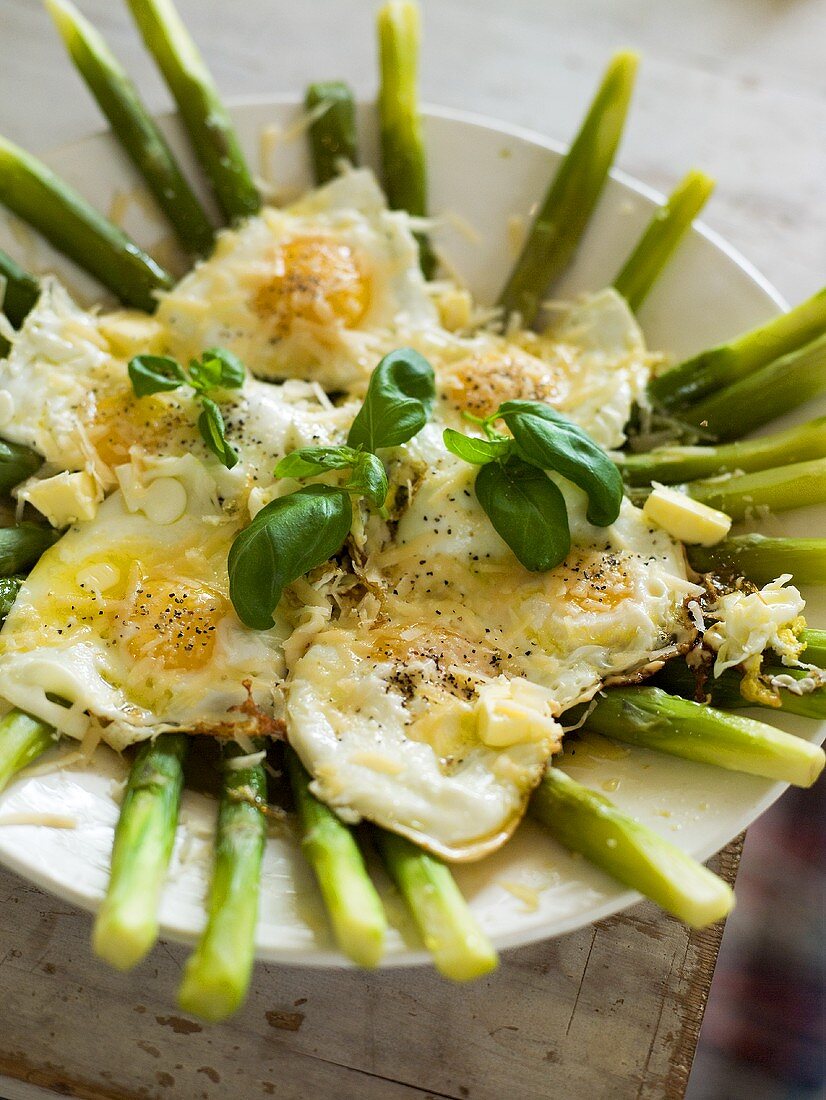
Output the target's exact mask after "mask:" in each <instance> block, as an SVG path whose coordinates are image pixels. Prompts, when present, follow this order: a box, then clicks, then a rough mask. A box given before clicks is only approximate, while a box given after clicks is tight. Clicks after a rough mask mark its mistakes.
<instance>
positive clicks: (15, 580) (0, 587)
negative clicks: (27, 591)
mask: <svg viewBox="0 0 826 1100" xmlns="http://www.w3.org/2000/svg"><path fill="white" fill-rule="evenodd" d="M22 583H23V578H22V577H0V626H2V625H3V623H4V622H5V621H6V617H7V616H8V614H9V612H10V611H11V609H12V608H13V607H14V601H15V600H16V599H17V593H18V592H19V591H20V586H21V585H22Z"/></svg>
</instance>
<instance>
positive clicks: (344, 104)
mask: <svg viewBox="0 0 826 1100" xmlns="http://www.w3.org/2000/svg"><path fill="white" fill-rule="evenodd" d="M304 102H305V105H306V107H307V109H308V111H311V112H313V116H314V117H313V121H312V123H311V124H310V152H311V153H312V157H313V176H314V178H315V182H316V184H317V185H320V184H322V183H327V181H328V180H331V179H335V177H336V176H337V175H338V170H339V164H340V162H341V161H347V162H348V163H349V164H352V165H356V164H357V163H358V151H357V145H356V105H355V102H354V100H353V93H352V91H351V90H350V88H349V86H348V85H347V84H343V83H342V82H341V81H338V80H335V81H327V82H326V83H323V84H311V85H310V86H309V88H308V89H307V95H306V97H305V100H304Z"/></svg>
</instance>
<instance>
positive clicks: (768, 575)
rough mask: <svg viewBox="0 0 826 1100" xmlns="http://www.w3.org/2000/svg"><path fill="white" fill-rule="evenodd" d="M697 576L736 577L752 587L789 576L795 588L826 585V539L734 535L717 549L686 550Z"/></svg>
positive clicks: (716, 547) (695, 547)
mask: <svg viewBox="0 0 826 1100" xmlns="http://www.w3.org/2000/svg"><path fill="white" fill-rule="evenodd" d="M686 550H687V552H688V560H689V561H690V562H691V567H692V569H696V570H697V571H698V572H699V573H709V572H712V571H713V572H715V573H729V572H731V573H736V574H737V575H738V576H742V577H747V578H748V579H749V580H750V581H754V583H755V584H768V582H769V581H772V580H774V579H775V578H776V577H779V576H781V574H783V573H791V574H792V576H793V577H794V580H795V583H796V584H826V539H775V538H768V537H767V536H766V535H735V536H734V537H732V538H729V539H725V540H724V541H723V542H718V543H717V545H716V546H688V547H686Z"/></svg>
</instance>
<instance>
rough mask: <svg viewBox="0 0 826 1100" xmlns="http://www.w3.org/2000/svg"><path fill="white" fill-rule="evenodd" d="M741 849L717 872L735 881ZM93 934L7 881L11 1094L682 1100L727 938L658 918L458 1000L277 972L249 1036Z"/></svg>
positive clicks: (172, 974) (385, 980)
mask: <svg viewBox="0 0 826 1100" xmlns="http://www.w3.org/2000/svg"><path fill="white" fill-rule="evenodd" d="M739 854H740V845H739V844H738V843H735V844H734V845H731V846H730V847H729V848H727V849H726V850H725V851H724V852H723V853H721V855H720V856H718V857H717V859H716V861H715V865H716V869H719V870H720V871H721V873H722V874H723V875H724V876H725V877H726V878H728V879H729V881H732V880H733V878H734V874H735V872H736V867H737V862H738V859H739ZM89 930H90V920H89V918H88V916H86V915H85V914H83V913H80V912H78V911H77V910H75V909H73V908H72V907H71V906H69V905H66V904H65V903H63V902H59V901H55V900H54V899H53V898H51V897H49V896H47V895H45V894H43V893H41V891H39V890H37V889H35V888H34V887H33V886H30V885H29V884H28V883H26V882H24V881H22V880H21V879H18V878H16V877H15V876H13V875H11V874H9V873H8V872H5V871H4V872H0V944H2V948H0V1074H2V1075H5V1078H6V1079H5V1081H3V1080H0V1095H2V1096H4V1097H6V1098H7V1100H35V1098H40V1097H44V1096H48V1095H53V1094H57V1095H69V1096H76V1097H84V1098H87V1100H138V1098H141V1100H147V1098H151V1100H170V1098H173V1097H174V1098H175V1100H223V1098H225V1097H228V1096H233V1097H238V1098H244V1100H253V1098H257V1097H268V1096H274V1097H278V1098H279V1100H310V1098H313V1100H314V1098H316V1097H318V1098H323V1100H415V1098H417V1097H421V1098H425V1097H450V1098H451V1100H454V1098H455V1100H502V1098H504V1097H520V1098H521V1100H544V1098H546V1097H565V1098H566V1100H567V1098H571V1100H575V1098H576V1100H578V1098H580V1097H581V1098H587V1100H602V1098H604V1100H609V1098H610V1100H625V1098H628V1100H631V1098H638V1100H677V1098H680V1097H682V1095H683V1092H684V1090H685V1085H686V1082H687V1079H688V1072H689V1069H690V1066H691V1059H692V1057H693V1054H694V1048H695V1045H696V1042H697V1034H698V1031H699V1026H700V1021H701V1019H702V1013H703V1009H704V1007H705V1000H706V996H707V994H708V989H709V985H710V982H711V975H712V972H713V970H714V963H715V960H716V957H717V949H718V947H719V943H720V937H721V934H722V929H721V928H720V927H719V926H718V927H714V928H710V929H706V930H705V931H703V932H689V931H688V930H687V929H686V928H685V927H684V926H683V925H681V924H680V923H679V922H677V921H675V920H672V919H670V918H668V917H665V916H663V914H661V913H660V912H658V911H657V910H656V909H655V908H654V907H653V906H651V905H648V904H645V905H640V906H637V907H636V908H635V909H633V910H631V911H630V912H628V913H626V914H623V915H621V916H618V917H612V918H610V919H608V920H605V921H601V922H600V923H599V924H597V925H595V926H594V927H592V928H587V929H583V930H582V931H581V932H578V933H575V934H573V935H569V936H565V937H563V938H561V939H558V940H550V941H548V942H546V943H543V944H539V945H536V946H533V947H529V948H522V949H520V950H517V951H510V952H508V953H506V954H505V956H504V957H503V959H502V964H501V967H500V969H499V970H498V972H497V973H495V974H494V975H492V976H491V977H490V978H488V979H485V980H482V981H480V982H477V983H474V984H472V985H470V986H465V987H461V988H457V987H456V986H453V985H450V984H449V983H447V982H445V981H443V980H442V979H440V978H439V977H438V976H437V975H435V974H434V973H433V972H431V971H429V970H427V969H411V970H403V971H399V970H391V971H385V972H383V973H377V974H368V973H364V972H358V971H351V970H338V971H328V970H308V969H303V968H297V967H290V968H285V967H277V966H263V965H262V966H259V967H258V968H257V972H256V974H255V976H254V980H253V987H252V993H251V996H250V999H249V1002H248V1004H247V1006H246V1007H245V1009H244V1010H243V1012H241V1013H240V1014H239V1015H238V1016H237V1017H236V1018H234V1019H233V1020H232V1021H231V1022H229V1023H227V1024H225V1025H223V1026H221V1027H216V1028H208V1027H203V1028H202V1026H201V1025H200V1024H198V1023H196V1022H195V1021H194V1020H192V1019H189V1018H186V1017H184V1016H183V1014H182V1013H180V1012H179V1011H177V1010H176V1009H175V1008H174V1007H172V1006H173V1005H174V996H175V989H176V986H177V984H178V981H179V976H180V970H181V966H182V963H183V960H184V958H185V951H184V950H183V949H181V948H179V947H177V946H175V945H167V944H161V945H160V946H159V947H158V948H157V949H156V950H155V952H154V953H153V954H152V956H151V958H150V959H149V960H148V961H147V962H146V963H144V964H143V965H142V966H141V967H139V968H138V970H137V971H135V972H134V973H133V974H128V975H123V974H118V973H116V972H114V971H112V970H110V969H109V968H108V967H106V966H104V965H103V964H101V963H99V962H97V961H96V960H94V959H93V957H92V955H91V952H90V948H89Z"/></svg>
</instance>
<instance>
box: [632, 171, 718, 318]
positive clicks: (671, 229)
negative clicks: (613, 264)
mask: <svg viewBox="0 0 826 1100" xmlns="http://www.w3.org/2000/svg"><path fill="white" fill-rule="evenodd" d="M713 190H714V180H713V179H711V177H710V176H707V175H706V174H705V172H698V171H696V170H695V171H691V172H689V173H688V174H687V175H686V176H685V177H684V178H683V179H682V180H681V181H680V183H679V184H678V185H677V187H675V189H674V190H673V191H672V192H671V194H670V195H669V197H668V200H667V202H666V203H665V204H664V205H663V206H661V207H660V208H659V209H658V210H657V212H656V214H655V215H654V217H653V218H652V220H651V222H650V224H649V226H648V228H647V229H646V231H645V233H644V234H643V235H642V237H641V238H640V241H639V243H638V244H637V246H636V248H635V249H634V251H633V252H632V253H631V255H630V256H629V257H628V259H627V260H626V261H625V264H624V266H623V268H622V270H621V271H620V273H619V274H618V275H617V277H616V279H615V280H614V287H615V289H616V290H618V291H619V293H620V294H622V296H623V297H624V298H625V300H626V301H627V302H628V305H629V306H630V307H631V309H632V310H633V311H634V312H635V313H636V312H637V311H638V310H639V308H640V306H641V305H642V304H643V302H644V301H645V299H646V298H647V297H648V293H649V291H650V290H651V287H652V286H653V285H654V283H655V281H656V279H657V277H658V275H659V274H660V272H661V271H662V269H663V268H664V267H665V265H666V264H667V263H668V261H669V259H670V258H671V255H672V253H673V252H674V250H675V249H676V247H677V245H678V244H679V243H680V241H681V240H682V239H683V237H684V236H685V234H686V233H687V232H688V230H689V229H690V228H691V223H692V222H693V221H694V219H695V218H696V217H697V215H698V214H699V213H700V211H701V210H702V209H703V207H704V206H705V204H706V203H707V202H708V200H709V199H710V198H711V193H712V191H713Z"/></svg>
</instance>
